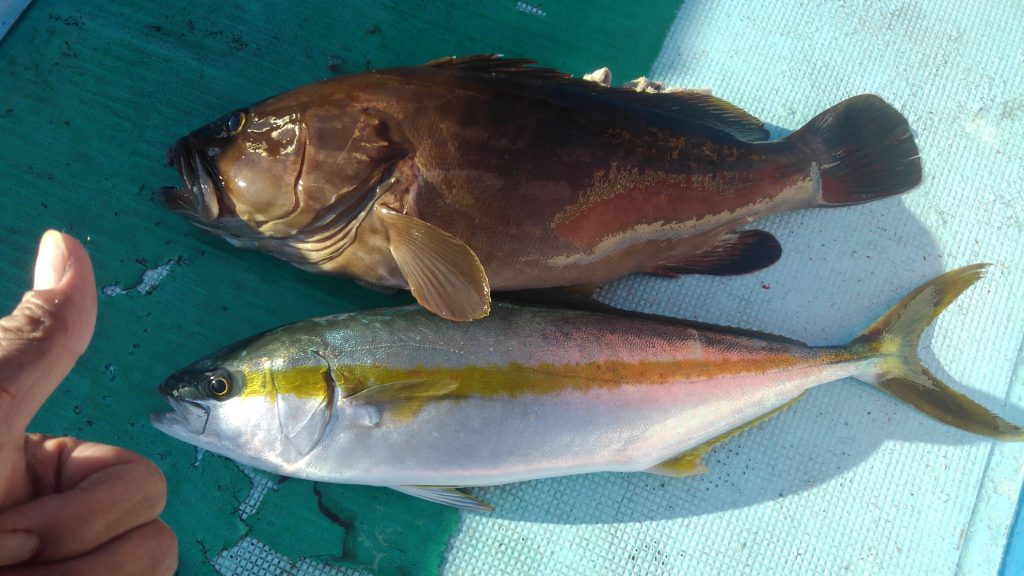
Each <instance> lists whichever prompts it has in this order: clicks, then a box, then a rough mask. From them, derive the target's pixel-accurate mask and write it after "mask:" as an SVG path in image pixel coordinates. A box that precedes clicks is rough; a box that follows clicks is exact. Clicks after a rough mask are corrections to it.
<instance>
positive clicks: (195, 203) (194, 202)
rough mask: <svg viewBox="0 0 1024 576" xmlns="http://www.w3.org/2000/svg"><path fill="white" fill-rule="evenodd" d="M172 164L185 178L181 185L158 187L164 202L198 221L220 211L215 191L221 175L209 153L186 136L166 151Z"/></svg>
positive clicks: (207, 219) (216, 214) (212, 216)
mask: <svg viewBox="0 0 1024 576" xmlns="http://www.w3.org/2000/svg"><path fill="white" fill-rule="evenodd" d="M168 157H169V160H170V162H171V164H172V165H173V166H174V167H175V168H177V169H178V174H179V175H180V176H181V179H182V180H183V181H184V182H185V187H184V188H173V187H165V188H162V189H161V190H160V194H161V196H162V200H163V203H164V205H165V206H167V207H168V208H170V209H171V210H174V211H175V212H178V213H180V214H184V215H185V216H187V217H188V218H190V219H192V220H194V221H196V222H199V223H211V222H213V221H214V220H216V219H217V216H218V215H219V213H220V205H219V203H218V200H217V191H218V190H219V189H220V186H221V184H220V178H219V177H218V176H217V169H216V167H215V166H214V165H213V163H212V161H211V160H210V157H209V156H207V155H206V154H203V153H200V152H199V151H197V150H196V149H195V147H194V146H193V145H192V143H191V142H190V141H189V139H188V137H185V138H182V139H181V140H178V142H177V143H176V144H175V145H174V147H173V148H171V149H170V150H169V151H168Z"/></svg>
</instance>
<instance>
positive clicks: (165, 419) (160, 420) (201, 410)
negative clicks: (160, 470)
mask: <svg viewBox="0 0 1024 576" xmlns="http://www.w3.org/2000/svg"><path fill="white" fill-rule="evenodd" d="M167 401H168V402H170V404H171V408H173V409H174V412H162V413H160V414H153V415H152V416H150V421H151V422H152V423H153V427H154V428H156V429H157V430H159V431H161V432H163V433H164V434H167V435H169V436H172V437H174V438H178V439H179V440H184V441H186V442H190V441H194V440H193V439H194V438H195V437H197V436H202V435H203V433H204V432H206V423H207V422H208V421H209V419H210V410H209V409H208V408H206V407H205V406H203V405H202V404H200V403H198V402H193V401H191V400H183V399H180V398H168V399H167Z"/></svg>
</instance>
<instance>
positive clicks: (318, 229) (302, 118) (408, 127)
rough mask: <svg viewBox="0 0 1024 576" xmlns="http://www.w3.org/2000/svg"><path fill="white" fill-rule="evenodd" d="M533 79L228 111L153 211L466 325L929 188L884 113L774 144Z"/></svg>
mask: <svg viewBox="0 0 1024 576" xmlns="http://www.w3.org/2000/svg"><path fill="white" fill-rule="evenodd" d="M530 64H532V62H531V61H528V60H513V59H505V58H500V57H496V56H474V57H466V58H450V59H444V60H439V61H436V62H432V63H430V64H427V65H424V66H413V67H405V68H392V69H384V70H378V71H373V72H367V73H364V74H356V75H352V76H344V77H339V78H335V79H332V80H327V81H324V82H319V83H316V84H311V85H307V86H303V87H301V88H298V89H295V90H292V91H290V92H286V93H284V94H281V95H279V96H275V97H273V98H270V99H268V100H264V101H262V102H259V103H257V104H254V105H252V106H250V107H248V108H244V109H241V110H237V111H235V112H232V113H230V114H228V115H226V116H225V117H223V118H221V119H219V120H217V121H215V122H213V123H211V124H208V125H207V126H204V127H202V128H200V129H198V130H196V131H195V132H192V133H191V134H189V135H188V136H186V137H184V138H182V139H181V140H180V141H179V142H178V143H177V144H176V145H175V146H174V148H173V149H172V151H171V160H172V162H173V164H174V165H175V166H176V167H177V169H178V171H179V173H180V175H181V177H182V178H183V179H184V181H185V187H183V188H165V189H164V191H163V195H164V200H165V202H166V203H167V204H168V205H169V206H170V207H171V208H173V209H175V210H177V211H179V212H182V213H184V214H185V215H186V216H187V217H188V218H189V219H190V220H191V221H192V222H193V223H195V224H196V225H197V226H199V227H201V228H204V229H206V230H209V231H212V232H215V233H217V234H220V235H222V236H223V237H224V238H225V239H227V240H228V241H229V242H231V243H233V244H235V245H238V246H242V247H246V248H255V249H259V250H263V251H265V252H268V253H270V254H273V255H274V256H277V257H279V258H283V259H285V260H287V261H289V262H291V263H293V264H295V265H296V266H299V267H300V268H303V269H306V270H310V271H313V272H319V273H325V274H336V275H342V276H349V277H353V278H355V279H357V280H359V281H361V282H362V283H364V284H368V285H372V286H378V287H383V288H400V289H410V290H412V293H413V295H414V296H415V298H416V299H417V301H419V303H420V304H421V305H423V306H424V307H426V308H427V309H429V310H430V311H431V312H434V313H436V314H438V315H440V316H443V317H446V318H450V319H455V320H470V319H475V318H480V317H482V316H485V315H486V314H487V313H488V312H489V310H490V292H491V291H492V290H493V291H502V290H504V291H519V290H530V289H540V288H549V287H562V286H580V285H596V284H600V283H603V282H607V281H610V280H613V279H616V278H619V277H621V276H624V275H626V274H630V273H634V272H646V273H653V274H662V275H673V274H684V273H707V274H740V273H745V272H751V271H753V270H758V269H760V268H763V267H765V266H768V265H770V264H771V263H773V262H774V261H775V260H777V259H778V258H779V255H780V254H781V249H780V247H779V243H778V242H777V241H776V239H775V238H774V237H773V236H771V235H770V234H768V233H767V232H764V231H760V230H742V231H739V230H738V229H739V228H740V227H742V226H744V225H746V224H748V223H750V222H752V221H754V220H756V219H758V218H760V217H762V216H766V215H768V214H772V213H776V212H781V211H785V210H791V209H797V208H806V207H812V206H840V205H846V204H856V203H860V202H867V201H870V200H875V199H878V198H883V197H886V196H891V195H894V194H899V193H901V192H904V191H906V190H908V189H910V188H912V187H913V186H915V185H917V184H918V183H919V182H920V180H921V164H920V159H919V156H918V149H917V146H916V144H915V143H914V140H913V137H912V135H911V131H910V128H909V126H908V125H907V121H906V119H905V118H904V117H903V116H902V115H901V114H900V113H899V112H897V111H896V110H895V109H893V108H892V107H891V106H889V105H888V104H886V103H885V102H884V101H882V100H881V99H880V98H878V97H876V96H871V95H863V96H857V97H854V98H850V99H849V100H846V101H844V102H842V103H840V104H838V105H836V106H834V107H832V108H830V109H828V110H826V111H825V112H822V113H821V114H819V115H818V116H817V117H815V118H814V119H812V120H811V121H810V122H809V123H807V125H805V126H804V127H803V128H801V129H799V130H797V131H796V132H794V133H792V134H790V135H789V136H787V137H786V138H784V139H782V140H779V141H768V132H767V131H766V130H765V128H764V126H763V125H762V123H761V122H760V121H759V120H757V119H756V118H754V117H753V116H751V115H749V114H747V113H746V112H744V111H742V110H740V109H739V108H737V107H735V106H733V105H731V104H729V103H727V102H725V101H723V100H720V99H718V98H715V97H713V96H709V95H706V94H698V93H695V92H662V93H645V92H639V91H636V90H629V89H624V88H611V87H608V86H604V85H602V84H600V83H598V82H592V81H588V80H583V79H576V78H572V77H570V76H568V75H566V74H563V73H560V72H557V71H554V70H551V69H546V68H537V67H531V66H530Z"/></svg>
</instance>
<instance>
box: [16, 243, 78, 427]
mask: <svg viewBox="0 0 1024 576" xmlns="http://www.w3.org/2000/svg"><path fill="white" fill-rule="evenodd" d="M95 324H96V285H95V280H94V279H93V271H92V263H91V262H90V261H89V255H88V253H86V251H85V248H84V247H83V246H82V245H81V244H80V243H79V242H78V241H77V240H75V239H74V238H72V237H71V236H68V235H67V234H62V233H60V232H56V231H53V230H50V231H47V232H46V234H44V235H43V238H42V240H40V242H39V254H38V256H37V257H36V268H35V281H34V285H33V290H31V291H29V292H26V293H25V296H24V298H22V300H21V303H20V304H19V305H18V307H17V308H15V310H14V312H13V313H11V314H10V315H9V316H6V317H4V318H3V319H0V429H7V430H14V431H24V429H25V426H27V425H28V423H29V421H30V420H31V419H32V417H33V416H34V415H35V413H36V412H37V411H38V410H39V407H40V406H42V404H43V402H45V401H46V399H47V398H48V397H49V396H50V394H51V393H53V391H54V389H56V387H57V385H58V384H60V382H61V380H63V379H64V377H65V376H67V374H68V372H70V371H71V368H72V366H74V364H75V361H76V360H78V357H79V356H81V354H82V353H83V352H84V351H85V348H86V346H88V344H89V340H90V339H91V338H92V332H93V328H94V326H95Z"/></svg>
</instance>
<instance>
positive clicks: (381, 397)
mask: <svg viewBox="0 0 1024 576" xmlns="http://www.w3.org/2000/svg"><path fill="white" fill-rule="evenodd" d="M457 387H458V383H457V382H455V381H453V380H403V381H401V382H389V383H387V384H378V385H376V386H371V387H370V388H367V389H365V390H363V391H361V392H357V393H356V394H353V395H351V396H349V397H347V398H345V402H346V403H349V404H351V405H352V406H356V407H360V408H363V409H365V410H366V411H367V412H366V413H364V415H363V419H364V421H365V423H366V424H367V425H370V426H374V425H376V424H377V423H378V422H380V420H381V419H382V418H389V419H392V420H394V421H396V422H408V421H409V420H412V419H413V418H415V417H416V416H417V415H418V414H419V413H420V411H421V410H423V407H424V406H425V405H426V403H427V401H429V400H430V399H436V398H440V397H442V396H444V395H446V394H448V393H449V392H451V391H453V390H455V389H456V388H457Z"/></svg>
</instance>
